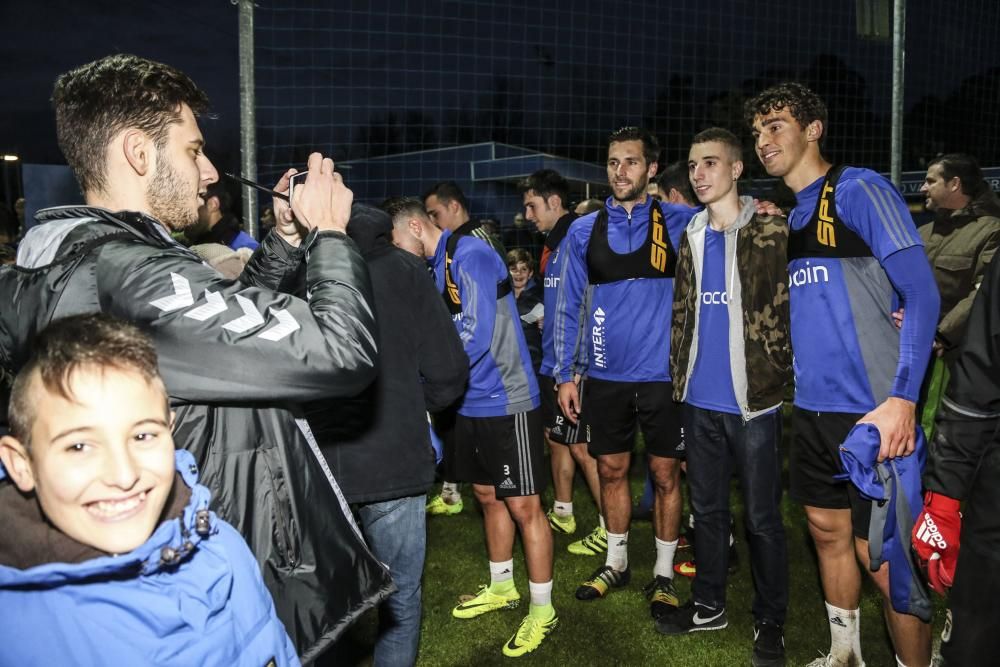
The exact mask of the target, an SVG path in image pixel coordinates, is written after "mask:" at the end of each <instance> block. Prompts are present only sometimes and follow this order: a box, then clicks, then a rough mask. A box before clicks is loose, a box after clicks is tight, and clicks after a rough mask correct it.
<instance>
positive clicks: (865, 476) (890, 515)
mask: <svg viewBox="0 0 1000 667" xmlns="http://www.w3.org/2000/svg"><path fill="white" fill-rule="evenodd" d="M880 443H881V438H880V436H879V432H878V429H877V428H876V427H875V426H874V425H872V424H858V425H856V426H855V427H854V428H852V429H851V432H850V433H849V434H848V435H847V439H846V440H844V442H843V444H842V445H841V446H840V460H841V463H842V464H843V466H844V470H845V471H846V473H845V474H844V475H843V477H846V478H847V479H849V480H850V481H851V483H852V484H854V486H856V487H857V488H858V490H859V491H860V492H861V495H862V496H863V497H864V498H867V499H868V500H870V501H871V504H872V512H871V523H870V524H869V527H868V554H869V558H870V561H871V570H872V572H874V571H876V570H878V569H879V567H881V566H882V563H883V562H888V563H889V593H890V598H891V602H892V608H893V609H895V610H896V611H898V612H899V613H901V614H912V615H914V616H916V617H918V618H919V619H920V620H922V621H924V622H925V623H927V622H930V620H931V616H933V614H934V605H933V604H932V603H931V599H930V595H929V594H928V592H927V586H926V584H925V583H924V580H923V576H922V574H921V572H920V568H919V566H918V565H917V563H916V561H915V559H914V557H913V554H912V552H911V551H910V533H911V531H912V530H913V523H914V522H915V521H916V520H917V517H918V516H919V515H920V511H921V510H922V509H923V499H922V498H921V495H920V494H921V486H922V485H921V479H920V478H921V475H922V474H923V471H924V463H925V462H926V460H927V443H926V441H925V440H924V431H923V429H922V428H920V427H919V426H918V427H917V444H916V448H915V449H914V451H913V453H912V454H910V455H909V456H901V457H897V458H895V459H886V460H885V461H883V462H881V463H878V462H877V459H878V450H879V445H880Z"/></svg>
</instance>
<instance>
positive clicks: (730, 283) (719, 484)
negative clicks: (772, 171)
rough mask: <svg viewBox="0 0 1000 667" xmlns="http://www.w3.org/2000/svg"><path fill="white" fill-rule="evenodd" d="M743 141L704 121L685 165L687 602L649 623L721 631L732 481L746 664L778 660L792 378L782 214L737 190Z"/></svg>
mask: <svg viewBox="0 0 1000 667" xmlns="http://www.w3.org/2000/svg"><path fill="white" fill-rule="evenodd" d="M742 171H743V162H742V157H741V150H740V142H739V140H738V139H737V138H736V137H735V136H734V135H733V134H732V133H731V132H729V131H728V130H724V129H721V128H710V129H708V130H705V131H703V132H701V133H699V134H698V135H697V136H695V138H694V140H693V141H692V145H691V150H690V153H689V157H688V173H689V176H690V179H691V185H692V186H693V187H694V191H695V194H696V196H697V197H698V200H699V201H700V202H701V203H702V204H704V205H705V209H704V210H703V211H701V212H699V213H698V214H696V215H695V217H694V218H692V220H691V222H690V223H689V224H688V227H687V230H686V231H685V233H684V236H683V237H682V238H681V242H680V250H679V251H678V260H677V273H676V276H677V277H676V284H675V287H674V305H673V322H672V327H671V355H670V366H671V369H670V370H671V377H673V378H674V400H678V401H683V402H684V424H685V435H686V438H685V439H686V442H687V461H688V470H687V475H688V483H689V485H690V489H691V507H692V512H693V514H694V517H695V523H696V525H697V526H698V539H697V541H696V542H695V547H694V548H695V560H696V561H697V563H698V569H697V573H696V575H695V579H694V582H693V583H692V588H691V600H690V601H689V602H688V603H687V604H686V605H684V606H683V607H681V608H680V609H679V610H678V611H676V612H675V613H673V614H670V615H668V616H665V617H663V618H661V619H659V620H658V621H657V629H658V630H659V631H660V632H662V633H663V634H666V635H678V634H686V633H689V632H694V631H697V630H721V629H723V628H725V627H726V626H727V625H728V621H727V619H726V576H727V560H728V555H729V533H730V530H729V516H730V511H729V480H730V478H731V473H732V471H734V470H735V471H736V473H737V474H738V475H739V477H740V488H741V489H742V491H743V497H744V504H745V506H746V523H747V526H746V527H747V537H748V543H749V547H750V567H751V569H752V572H753V581H754V591H755V594H754V600H753V614H754V620H755V628H754V649H753V664H754V665H755V666H761V665H769V666H770V665H784V639H783V633H782V626H783V625H784V622H785V611H786V608H787V606H788V556H787V549H786V542H785V531H784V526H783V524H782V520H781V504H780V503H781V456H780V452H779V444H780V442H781V411H780V407H781V402H782V399H783V396H784V389H785V386H786V384H787V383H788V381H789V379H790V376H791V351H790V347H789V335H788V331H789V329H788V325H789V312H788V272H787V270H786V268H785V263H786V242H787V239H788V227H787V225H786V223H785V220H784V218H780V217H774V216H767V215H759V214H757V212H756V208H755V206H754V202H753V200H752V199H751V198H750V197H740V196H739V194H738V192H737V187H736V181H737V180H738V179H739V177H740V174H741V173H742Z"/></svg>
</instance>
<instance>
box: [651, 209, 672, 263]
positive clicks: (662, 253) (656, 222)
mask: <svg viewBox="0 0 1000 667" xmlns="http://www.w3.org/2000/svg"><path fill="white" fill-rule="evenodd" d="M667 253H668V251H667V242H666V229H665V228H664V226H663V216H662V215H660V212H659V211H658V210H656V209H653V247H652V248H650V250H649V263H650V264H652V265H653V268H654V269H656V270H657V271H666V270H667Z"/></svg>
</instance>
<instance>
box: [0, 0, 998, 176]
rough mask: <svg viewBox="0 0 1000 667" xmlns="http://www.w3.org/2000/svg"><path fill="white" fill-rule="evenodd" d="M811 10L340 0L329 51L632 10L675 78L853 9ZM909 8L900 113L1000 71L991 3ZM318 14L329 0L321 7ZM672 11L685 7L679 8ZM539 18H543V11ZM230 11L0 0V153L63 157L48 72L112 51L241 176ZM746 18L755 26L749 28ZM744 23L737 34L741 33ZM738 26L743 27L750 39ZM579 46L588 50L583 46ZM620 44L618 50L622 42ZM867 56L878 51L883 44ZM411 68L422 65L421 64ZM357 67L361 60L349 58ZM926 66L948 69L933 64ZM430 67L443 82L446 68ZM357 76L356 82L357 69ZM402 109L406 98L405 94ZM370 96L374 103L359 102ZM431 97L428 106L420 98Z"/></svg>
mask: <svg viewBox="0 0 1000 667" xmlns="http://www.w3.org/2000/svg"><path fill="white" fill-rule="evenodd" d="M288 4H298V5H299V6H300V7H301V6H305V5H307V4H308V3H303V2H295V1H294V0H287V2H280V1H269V0H257V5H258V7H261V8H262V9H261V10H260V11H262V12H263V11H267V10H272V11H278V12H281V11H283V10H284V8H285V6H286V5H288ZM529 4H532V3H529ZM810 4H811V3H802V2H793V0H771V1H770V2H768V3H766V8H767V9H766V12H767V13H768V14H767V16H784V15H786V14H789V13H792V14H794V15H795V16H796V18H795V21H796V22H797V23H795V24H796V25H809V26H810V29H803V30H797V31H791V32H784V33H782V34H773V33H771V32H769V31H768V25H771V23H770V22H769V21H767V20H763V19H762V17H763V16H765V15H764V14H761V12H763V11H764V10H763V9H762V8H761V6H760V5H758V4H757V3H754V2H748V1H744V0H728V1H723V2H716V3H695V2H691V3H669V7H668V3H663V5H662V7H660V6H656V5H655V4H652V3H630V2H620V3H607V2H585V1H581V2H572V3H569V2H565V3H564V2H556V5H558V7H556V5H550V6H548V10H545V9H544V8H538V9H539V11H538V12H532V11H523V10H524V9H525V7H527V6H528V5H526V4H525V3H524V2H514V3H511V4H510V6H509V7H507V5H506V4H505V3H486V2H475V3H472V2H469V3H456V2H451V1H449V0H436V1H433V2H427V3H425V4H423V5H422V4H421V3H413V2H412V1H406V0H395V1H389V0H383V1H382V2H371V3H368V2H360V1H356V2H344V3H342V4H337V5H335V6H336V7H337V11H338V12H340V11H343V12H344V14H343V19H344V22H345V23H346V22H348V21H352V22H353V21H355V20H360V21H361V23H362V24H363V25H365V26H372V29H373V31H372V32H371V33H366V32H365V31H363V30H353V29H351V30H349V31H347V32H346V33H345V34H346V35H347V36H346V37H345V38H344V40H342V41H338V44H337V47H338V49H339V48H340V46H341V44H342V45H343V47H344V54H346V55H344V57H345V58H351V57H352V56H351V55H350V54H351V52H354V53H363V52H365V50H366V49H368V48H371V47H372V45H373V44H374V43H375V42H373V41H372V40H373V39H375V38H376V37H377V34H378V33H377V32H376V31H375V30H376V28H377V30H382V29H383V28H381V27H378V26H381V25H382V24H383V23H384V24H385V26H386V28H385V29H386V30H389V31H390V32H389V33H387V34H390V35H391V34H392V33H391V30H393V29H396V26H394V25H393V20H394V19H393V16H394V11H400V12H402V11H405V12H409V13H411V14H412V13H413V12H415V11H416V12H417V13H418V14H419V13H420V12H421V11H422V10H421V8H422V7H424V8H426V14H427V16H429V17H433V16H438V17H441V16H445V17H447V16H449V15H450V14H454V13H458V12H457V10H458V9H462V10H463V11H470V10H468V9H467V8H468V7H470V6H473V5H474V6H475V7H477V9H475V10H474V13H475V14H477V15H482V16H492V15H493V14H495V13H496V12H497V11H498V9H497V8H498V7H501V8H502V9H501V10H499V11H501V13H503V12H504V11H506V14H507V15H508V19H507V20H509V21H510V24H509V28H505V30H509V31H511V34H512V35H515V36H516V35H522V36H523V40H524V41H523V45H524V49H525V50H532V49H534V50H536V51H537V50H538V49H539V48H541V49H542V50H541V51H538V53H541V55H540V56H539V58H542V56H545V58H548V57H550V56H549V55H547V54H546V52H545V48H544V44H545V40H546V37H547V35H548V34H549V33H547V32H546V25H544V24H543V25H536V24H534V23H532V17H542V16H544V17H545V19H544V20H549V15H550V14H552V12H556V18H555V19H554V20H557V21H561V22H563V23H568V22H575V23H580V22H581V21H582V20H583V19H582V18H581V17H592V16H593V15H594V14H600V15H601V17H602V18H601V19H600V20H601V22H602V24H603V25H607V21H615V20H623V21H624V20H629V17H628V16H626V15H624V13H625V12H628V11H632V12H633V13H636V12H640V13H641V19H642V21H641V22H638V23H637V25H642V26H643V27H645V26H647V25H648V26H650V27H652V28H660V29H661V32H662V39H661V40H660V42H659V43H660V44H662V51H661V52H660V53H658V54H649V55H646V54H642V55H643V58H644V59H645V61H646V62H649V63H650V67H651V68H652V69H653V70H655V69H656V68H657V67H661V66H662V67H663V68H664V69H666V68H669V69H670V70H671V71H676V70H677V69H678V67H679V68H680V69H681V70H682V71H683V69H684V63H685V62H695V61H697V62H701V61H702V59H703V58H704V57H705V56H706V53H707V54H715V55H714V56H713V57H717V58H721V57H727V58H735V59H739V58H740V57H742V55H746V54H748V53H751V52H753V51H754V50H758V51H759V50H760V49H768V50H776V49H777V50H781V51H784V50H787V52H788V54H789V62H794V59H795V57H796V54H799V55H801V53H803V52H804V51H803V50H805V49H808V48H809V47H810V45H812V44H814V43H815V42H816V38H817V35H816V34H815V31H814V30H813V29H812V27H811V24H810V23H809V22H810V21H812V22H815V21H816V19H817V17H819V18H822V15H823V12H827V13H831V12H836V13H837V14H842V13H844V12H852V11H853V4H854V3H851V2H844V3H831V4H830V5H825V4H824V5H823V7H822V8H821V9H820V8H818V6H817V7H810ZM890 4H891V3H890ZM908 4H909V9H908V21H907V29H908V31H909V33H908V39H907V58H908V61H907V70H906V76H907V81H906V100H907V104H908V105H912V104H913V103H915V102H916V101H917V100H918V99H920V98H921V97H923V96H924V95H926V94H928V93H932V92H935V93H939V94H940V93H947V92H948V91H949V90H951V89H953V88H954V87H955V86H956V85H957V83H958V81H959V80H960V79H961V78H962V77H963V76H966V75H968V74H972V73H975V72H977V71H983V70H984V69H986V68H988V67H991V66H992V67H996V66H998V65H1000V46H998V44H1000V41H998V40H995V39H992V38H990V39H980V38H977V40H978V41H976V40H973V39H971V38H970V35H971V34H976V35H979V34H980V33H983V32H984V30H983V28H984V27H986V28H987V30H986V31H985V32H988V33H989V32H991V29H989V26H996V25H997V24H998V21H1000V19H998V17H1000V8H998V7H1000V3H996V2H993V1H992V0H989V1H987V0H975V1H970V2H969V3H968V4H966V3H962V4H963V13H962V15H961V16H959V13H958V12H957V11H945V10H943V9H942V8H941V7H940V4H939V3H937V2H936V0H910V2H909V3H908ZM323 6H324V7H327V6H328V5H326V4H325V3H324V5H323ZM532 6H533V5H532ZM679 6H683V7H684V9H679V8H677V7H679ZM370 7H371V8H372V9H371V10H369V8H370ZM394 7H395V8H396V9H395V10H394ZM970 7H971V9H970ZM672 8H673V9H672ZM549 10H551V11H549ZM544 11H549V14H545V13H544ZM817 12H819V13H818V14H817ZM618 14H622V15H621V16H619V15H618ZM237 15H238V10H237V8H236V7H235V6H234V5H233V4H232V3H231V2H230V0H200V1H197V2H195V1H193V0H158V1H152V0H135V1H134V2H129V3H125V2H120V1H112V0H82V1H81V0H75V1H71V0H43V2H37V3H34V4H33V5H32V6H31V7H30V8H27V7H25V5H24V3H14V2H13V1H12V0H2V2H0V59H2V62H3V66H2V67H0V87H2V90H3V91H4V93H3V96H2V99H3V102H2V104H0V152H3V153H16V154H18V155H20V156H21V158H22V160H23V161H25V162H36V163H62V161H63V160H62V156H61V154H60V153H59V150H58V147H57V146H56V142H55V130H54V120H53V114H52V111H51V108H50V105H49V101H48V100H49V97H50V95H51V91H52V82H53V80H54V78H55V76H56V75H57V74H59V73H61V72H64V71H66V70H68V69H71V68H72V67H74V66H77V65H80V64H82V63H85V62H88V61H90V60H93V59H95V58H99V57H101V56H104V55H107V54H109V53H114V52H131V53H136V54H138V55H142V56H146V57H149V58H153V59H156V60H162V61H165V62H168V63H170V64H172V65H174V66H176V67H179V68H180V69H182V70H184V71H185V72H187V73H188V74H190V75H191V76H192V78H194V80H195V81H196V82H197V83H198V84H199V85H200V86H201V87H202V88H204V89H205V90H206V92H207V93H208V94H209V96H210V98H211V99H212V103H213V107H214V113H215V114H216V115H217V118H216V119H214V120H213V119H203V120H202V122H201V124H202V130H203V132H204V133H205V135H206V139H207V140H208V152H209V154H210V155H211V157H212V158H213V160H215V161H216V163H217V164H218V166H219V167H220V168H223V169H235V168H238V161H239V158H238V155H239V130H238V126H239V80H238V61H237V56H238V46H237V44H238V36H237V29H238V28H237ZM751 15H753V16H754V17H756V19H757V20H756V21H749V20H748V19H749V17H750V16H751ZM970 16H973V17H975V18H976V21H975V23H976V25H975V26H971V25H970V18H969V17H970ZM358 17H361V18H360V19H358ZM679 17H681V18H683V19H684V21H685V23H684V25H685V26H688V27H686V28H684V30H685V32H684V38H685V44H686V46H684V47H676V48H675V47H674V46H673V45H674V44H677V43H679V42H680V40H676V39H672V38H671V31H670V29H669V28H670V27H671V25H675V26H676V25H680V23H678V21H679ZM660 18H662V21H663V24H662V25H659V26H658V25H654V23H655V20H659V19H660ZM980 19H981V20H980ZM537 20H543V19H541V18H539V19H537ZM633 20H634V19H633ZM672 20H673V24H672V23H671V21H672ZM440 23H441V20H440V19H428V20H427V21H426V24H427V25H428V26H430V28H434V27H435V25H437V24H440ZM765 24H767V25H765ZM741 26H742V29H743V32H740V31H739V30H738V28H740V27H741ZM748 30H749V31H750V32H749V33H748V32H746V31H748ZM294 37H295V35H294V33H292V34H291V35H290V38H289V39H290V46H291V47H292V48H294ZM418 37H419V39H418V40H417V41H418V42H419V48H420V49H422V50H425V51H426V53H429V54H433V53H435V52H439V55H446V54H448V53H449V51H448V48H449V46H448V45H449V44H450V43H453V41H450V40H449V35H447V34H441V35H436V36H435V35H431V34H425V35H422V36H420V35H418ZM390 39H391V37H390ZM515 39H517V37H515ZM594 39H595V40H599V39H600V33H595V36H594ZM258 40H259V43H261V42H264V41H265V40H264V39H261V38H260V37H259V38H258ZM540 45H541V46H540ZM495 46H496V45H494V47H495ZM576 46H579V47H580V48H584V49H586V48H588V44H586V43H585V44H579V45H576ZM404 48H405V47H404ZM491 48H493V47H491ZM560 48H568V47H565V46H563V47H560ZM622 48H623V49H625V48H627V45H624V46H623V47H622ZM682 48H683V51H681V49H682ZM866 48H868V47H865V46H864V45H862V46H861V47H860V50H861V56H858V57H854V58H853V60H852V58H851V57H848V58H847V61H848V63H849V64H850V65H851V66H852V67H854V68H856V69H858V70H859V71H861V72H862V74H863V75H864V76H865V77H866V78H868V79H870V80H878V81H880V82H884V81H885V79H886V77H887V76H888V75H889V73H890V72H889V68H888V67H887V65H886V63H885V62H884V61H885V59H884V58H882V57H880V62H879V64H878V65H877V66H870V62H869V63H866V62H865V60H864V53H863V52H864V50H865V49H866ZM872 48H877V49H878V50H879V52H880V53H884V46H880V47H872ZM435 49H437V50H438V51H435ZM553 54H554V57H555V58H556V59H558V58H559V55H560V54H559V52H558V50H556V51H554V52H553ZM741 54H742V55H741ZM477 55H478V56H479V57H480V58H484V62H485V63H486V64H485V65H484V67H487V68H489V67H490V65H489V62H488V61H489V59H490V58H491V57H501V58H506V57H507V56H504V55H503V54H500V55H499V56H496V54H492V55H491V54H490V53H489V52H486V53H479V54H477ZM545 58H542V60H544V59H545ZM692 59H695V61H693V60H692ZM412 61H413V62H414V63H419V62H421V61H420V60H417V59H412ZM438 61H440V62H444V63H447V62H448V58H444V59H443V60H442V59H440V58H439V59H438V60H436V61H435V62H438ZM357 62H358V63H361V62H364V61H363V59H359V60H358V61H357ZM719 62H722V61H721V60H720V61H719ZM928 62H930V63H938V64H940V63H945V64H946V65H945V66H944V67H940V66H939V67H936V68H929V67H928V66H927V63H928ZM359 69H360V68H359ZM942 70H944V71H945V72H946V76H942ZM713 71H715V72H717V74H715V75H714V78H715V80H714V81H713V80H709V81H701V80H699V81H697V82H696V84H697V85H706V86H709V87H711V86H716V87H719V86H725V85H727V82H726V81H725V77H726V72H725V68H724V67H722V66H721V65H720V66H719V67H718V69H714V70H713ZM440 73H441V74H442V75H445V76H446V75H447V72H446V71H440ZM355 74H360V75H361V76H362V77H363V76H364V72H363V71H362V72H355ZM651 74H652V75H655V74H656V72H655V71H652V72H651ZM952 74H954V76H951V75H952ZM467 84H468V82H462V85H467ZM871 88H872V90H875V92H874V93H873V95H883V96H884V95H885V94H886V92H885V91H886V90H887V88H886V87H885V86H884V85H880V86H879V87H878V88H876V87H874V86H872V87H871ZM460 90H464V89H460ZM358 92H360V91H358ZM470 92H474V91H470ZM407 101H408V103H409V104H411V105H412V104H413V100H412V99H410V100H407ZM372 102H374V100H369V101H368V103H372ZM436 102H437V101H436V100H431V101H429V102H428V104H432V103H436ZM883 102H884V101H883V100H879V99H876V100H875V101H874V103H875V104H876V105H881V104H882V103H883ZM354 104H355V105H356V106H358V107H362V108H363V107H364V106H365V105H366V100H365V99H364V95H357V96H354ZM956 122H958V121H957V120H956Z"/></svg>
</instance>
